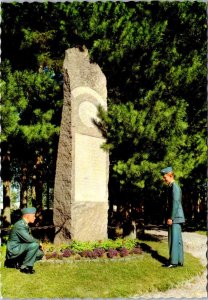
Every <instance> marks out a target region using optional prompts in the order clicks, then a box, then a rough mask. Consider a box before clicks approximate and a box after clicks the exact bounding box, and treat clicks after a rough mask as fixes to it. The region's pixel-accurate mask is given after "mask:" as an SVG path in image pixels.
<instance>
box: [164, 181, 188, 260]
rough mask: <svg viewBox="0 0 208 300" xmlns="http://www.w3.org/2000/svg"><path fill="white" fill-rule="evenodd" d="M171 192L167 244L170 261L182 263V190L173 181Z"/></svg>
mask: <svg viewBox="0 0 208 300" xmlns="http://www.w3.org/2000/svg"><path fill="white" fill-rule="evenodd" d="M169 189H170V192H171V198H172V199H170V200H172V201H171V203H170V216H169V219H171V220H172V221H173V224H172V225H170V226H169V228H168V244H169V255H170V263H171V264H173V265H183V262H184V256H183V240H182V234H181V224H182V223H184V222H185V218H184V213H183V208H182V204H181V200H182V192H181V188H180V187H179V185H178V184H177V183H176V182H175V181H174V182H173V183H172V184H170V185H169Z"/></svg>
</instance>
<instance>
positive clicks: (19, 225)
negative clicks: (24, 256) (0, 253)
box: [7, 218, 39, 256]
mask: <svg viewBox="0 0 208 300" xmlns="http://www.w3.org/2000/svg"><path fill="white" fill-rule="evenodd" d="M33 242H35V243H38V244H39V241H38V240H37V239H35V238H34V237H33V236H32V235H31V234H30V231H29V225H28V224H27V222H26V221H25V220H24V219H23V218H22V219H20V220H19V221H17V222H16V223H15V224H14V226H13V228H12V229H11V232H10V235H9V239H8V241H7V251H8V252H9V253H10V254H11V255H12V256H13V255H17V254H18V253H19V251H20V246H21V245H22V244H24V243H33Z"/></svg>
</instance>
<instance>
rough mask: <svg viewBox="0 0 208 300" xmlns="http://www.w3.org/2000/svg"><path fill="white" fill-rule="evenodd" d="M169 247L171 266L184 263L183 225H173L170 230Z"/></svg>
mask: <svg viewBox="0 0 208 300" xmlns="http://www.w3.org/2000/svg"><path fill="white" fill-rule="evenodd" d="M168 245H169V256H170V258H169V260H170V264H174V265H178V264H183V263H184V255H183V240H182V233H181V224H172V225H170V226H169V228H168Z"/></svg>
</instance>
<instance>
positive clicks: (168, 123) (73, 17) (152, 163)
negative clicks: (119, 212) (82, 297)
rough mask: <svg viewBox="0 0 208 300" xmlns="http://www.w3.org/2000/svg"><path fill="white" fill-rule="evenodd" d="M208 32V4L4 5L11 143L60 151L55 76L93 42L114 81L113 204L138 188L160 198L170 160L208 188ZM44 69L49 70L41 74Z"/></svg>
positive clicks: (110, 115) (109, 121)
mask: <svg viewBox="0 0 208 300" xmlns="http://www.w3.org/2000/svg"><path fill="white" fill-rule="evenodd" d="M31 16H32V17H31ZM206 31H207V23H206V3H203V2H164V1H159V2H158V1H152V2H142V1H140V2H131V1H130V2H93V3H90V2H60V3H59V2H57V3H51V2H45V3H36V2H34V3H30V4H28V3H2V61H3V64H4V63H5V61H6V60H7V59H8V60H9V61H10V63H11V69H8V68H9V67H8V66H6V65H4V69H5V71H4V72H3V76H2V77H3V78H2V84H1V86H2V95H3V97H2V99H3V106H2V108H1V110H2V141H3V142H10V141H11V143H13V141H14V137H18V139H20V140H21V141H24V143H25V144H27V145H29V147H28V148H30V147H31V145H33V146H34V148H38V146H39V145H40V144H41V143H42V144H44V145H46V146H47V147H46V148H48V147H49V150H48V151H49V152H53V148H54V147H53V144H54V139H55V136H56V137H57V136H58V131H59V125H60V111H61V105H62V100H61V98H62V97H61V96H60V90H61V89H62V83H61V82H60V81H56V80H55V81H54V78H52V77H53V76H54V74H55V75H57V74H60V72H61V68H62V62H63V58H64V52H65V50H66V49H67V48H69V47H74V46H80V45H81V46H82V45H86V46H87V48H88V49H89V53H90V57H91V60H92V61H95V62H96V63H98V64H99V65H100V66H101V68H102V70H103V72H104V73H105V75H106V78H107V83H108V112H107V113H105V112H102V110H100V112H99V114H100V117H101V124H100V125H101V127H102V130H103V132H104V133H105V135H106V143H105V145H103V147H104V148H105V149H106V150H109V151H110V161H111V164H110V185H109V187H110V201H111V200H112V201H114V200H115V199H114V197H115V198H119V197H120V196H118V195H117V196H115V195H116V194H119V195H120V193H121V192H122V191H128V192H129V193H131V192H133V193H134V194H136V196H135V197H136V199H138V200H137V204H138V202H139V201H140V202H141V201H143V200H144V199H147V198H152V199H153V198H154V199H155V198H157V197H159V196H160V189H161V184H160V169H161V168H162V167H164V166H166V165H172V166H173V168H174V170H175V173H176V176H177V178H178V179H179V180H180V182H181V184H184V187H185V188H186V189H187V190H188V189H190V186H191V185H190V182H196V183H197V185H202V184H203V183H204V181H205V179H204V178H205V168H206V167H205V165H206V164H205V161H206V133H205V123H206V106H205V99H206V85H207V83H206V47H207V45H206V44H207V32H206ZM14 53H15V55H14ZM40 65H43V66H45V65H47V66H48V67H49V72H48V73H44V72H43V73H38V68H39V66H40ZM4 73H5V75H4ZM25 144H24V145H25ZM55 144H56V143H55ZM56 145H57V144H56ZM56 147H57V146H56ZM55 151H56V149H54V156H53V158H52V159H53V160H54V161H53V164H55ZM16 152H17V151H16ZM16 156H18V155H17V154H16ZM155 192H156V194H155ZM112 195H113V196H112ZM129 198H130V197H128V201H129V202H131V199H129Z"/></svg>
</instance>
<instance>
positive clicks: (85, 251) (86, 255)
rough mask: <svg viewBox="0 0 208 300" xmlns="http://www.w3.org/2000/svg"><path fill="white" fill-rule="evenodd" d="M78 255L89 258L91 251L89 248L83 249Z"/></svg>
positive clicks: (91, 254) (91, 255) (91, 256)
mask: <svg viewBox="0 0 208 300" xmlns="http://www.w3.org/2000/svg"><path fill="white" fill-rule="evenodd" d="M80 255H81V256H82V257H89V258H93V251H91V250H84V251H82V252H81V253H80Z"/></svg>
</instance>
